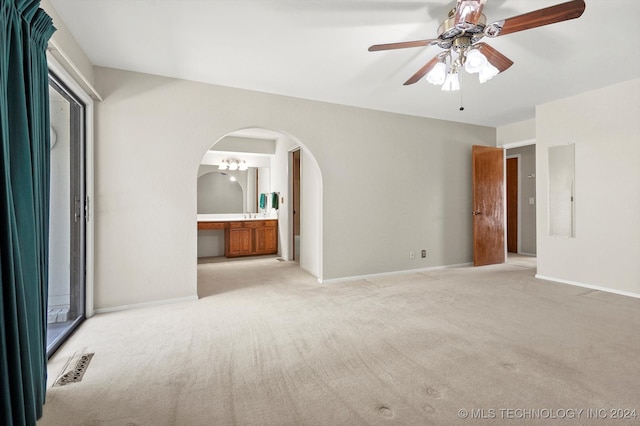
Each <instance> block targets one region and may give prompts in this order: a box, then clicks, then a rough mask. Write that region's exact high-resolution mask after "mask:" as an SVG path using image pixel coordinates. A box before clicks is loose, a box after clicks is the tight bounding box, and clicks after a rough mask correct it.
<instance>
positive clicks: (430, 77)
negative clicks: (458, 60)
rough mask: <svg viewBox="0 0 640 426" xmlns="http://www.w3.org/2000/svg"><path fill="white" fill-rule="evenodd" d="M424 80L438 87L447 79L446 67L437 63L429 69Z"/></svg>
mask: <svg viewBox="0 0 640 426" xmlns="http://www.w3.org/2000/svg"><path fill="white" fill-rule="evenodd" d="M425 78H426V79H427V81H428V82H429V83H431V84H435V85H437V86H440V85H441V84H442V83H444V81H445V79H446V78H447V66H446V65H445V63H444V62H438V63H437V64H435V65H434V66H433V68H431V71H429V72H428V73H427V76H426V77H425Z"/></svg>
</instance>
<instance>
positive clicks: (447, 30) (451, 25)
mask: <svg viewBox="0 0 640 426" xmlns="http://www.w3.org/2000/svg"><path fill="white" fill-rule="evenodd" d="M452 12H454V13H451V12H450V13H449V17H448V18H447V19H446V20H445V21H444V22H443V23H442V24H440V26H439V27H438V41H437V42H436V44H437V45H438V46H439V47H440V48H442V49H450V48H451V47H458V48H461V47H468V46H470V45H472V44H474V43H476V42H478V41H480V39H482V37H484V29H485V27H486V26H487V17H486V16H485V15H484V14H482V15H480V18H479V19H478V22H477V23H476V24H475V25H472V26H469V24H468V23H466V22H465V23H463V24H462V25H458V26H456V24H455V21H456V16H455V9H453V11H452ZM461 27H465V28H461ZM459 38H464V40H461V41H460V42H457V40H458V39H459ZM467 40H468V41H467ZM465 43H467V44H466V45H464V46H463V44H465Z"/></svg>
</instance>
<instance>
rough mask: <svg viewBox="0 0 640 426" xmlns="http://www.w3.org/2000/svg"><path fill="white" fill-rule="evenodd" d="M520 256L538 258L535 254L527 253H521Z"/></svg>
mask: <svg viewBox="0 0 640 426" xmlns="http://www.w3.org/2000/svg"><path fill="white" fill-rule="evenodd" d="M518 254H521V255H522V256H531V257H536V256H537V254H535V253H525V252H524V251H521V252H519V253H518Z"/></svg>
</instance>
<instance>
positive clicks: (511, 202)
mask: <svg viewBox="0 0 640 426" xmlns="http://www.w3.org/2000/svg"><path fill="white" fill-rule="evenodd" d="M507 251H508V252H509V253H517V252H518V157H512V158H507Z"/></svg>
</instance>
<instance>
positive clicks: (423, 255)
mask: <svg viewBox="0 0 640 426" xmlns="http://www.w3.org/2000/svg"><path fill="white" fill-rule="evenodd" d="M425 257H427V251H426V250H422V258H423V259H424V258H425Z"/></svg>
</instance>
